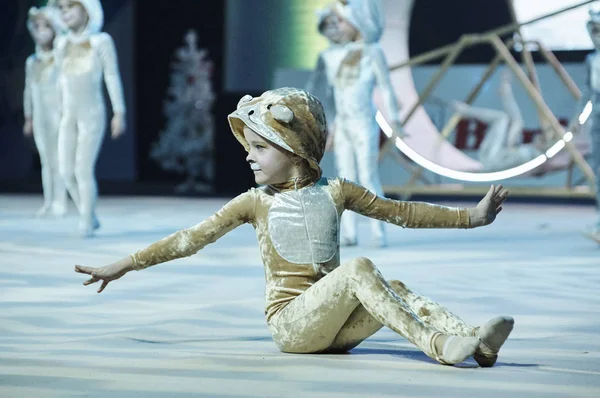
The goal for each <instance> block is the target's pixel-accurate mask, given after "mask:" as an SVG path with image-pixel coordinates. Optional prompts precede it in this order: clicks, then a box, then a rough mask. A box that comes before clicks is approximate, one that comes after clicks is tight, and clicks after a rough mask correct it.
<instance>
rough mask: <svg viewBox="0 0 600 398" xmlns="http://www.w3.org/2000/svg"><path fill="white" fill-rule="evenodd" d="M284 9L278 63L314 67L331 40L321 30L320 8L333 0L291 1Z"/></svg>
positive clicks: (279, 27) (302, 67) (289, 66)
mask: <svg viewBox="0 0 600 398" xmlns="http://www.w3.org/2000/svg"><path fill="white" fill-rule="evenodd" d="M281 3H282V5H283V4H285V6H284V7H283V8H282V9H281V10H280V15H281V17H282V18H281V20H280V23H279V24H278V29H277V30H278V33H279V37H280V38H281V40H279V43H278V44H279V48H278V51H277V52H278V59H277V61H276V63H277V66H278V67H281V68H298V69H313V68H314V67H315V64H316V62H317V57H318V55H319V53H320V52H321V51H322V50H323V49H325V48H326V47H327V40H326V39H325V38H324V37H323V36H321V35H320V34H319V32H318V31H317V15H316V11H317V10H318V9H320V8H323V7H324V6H326V5H327V4H330V3H332V0H287V1H282V2H281Z"/></svg>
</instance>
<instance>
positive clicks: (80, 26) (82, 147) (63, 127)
mask: <svg viewBox="0 0 600 398" xmlns="http://www.w3.org/2000/svg"><path fill="white" fill-rule="evenodd" d="M51 4H53V5H54V6H56V7H58V8H59V9H60V12H61V15H62V19H63V21H64V23H65V24H66V25H67V27H68V28H69V31H68V33H67V34H66V35H65V36H63V37H59V39H58V40H57V43H56V52H57V58H58V60H59V62H60V65H59V66H60V72H61V77H60V84H61V92H62V96H63V116H62V119H61V124H60V134H59V164H60V171H61V174H62V176H63V178H64V180H65V184H66V186H67V189H68V191H69V194H70V195H71V197H72V198H73V201H74V202H75V204H76V205H77V207H78V209H79V213H80V215H81V219H80V223H79V229H80V232H81V234H82V235H83V236H91V235H92V234H93V231H94V230H95V229H97V228H98V227H99V226H100V223H99V222H98V219H97V218H96V212H95V209H96V200H97V197H98V187H97V183H96V178H95V175H94V173H95V166H96V160H97V158H98V152H99V150H100V147H101V145H102V141H103V139H104V133H105V128H106V109H105V106H104V98H103V94H102V77H103V76H104V81H105V83H106V87H107V89H108V94H109V96H110V100H111V103H112V110H113V114H114V116H113V118H112V121H111V124H110V127H111V132H112V137H113V138H117V137H119V136H120V135H121V134H122V133H123V132H124V131H125V103H124V99H123V87H122V84H121V77H120V74H119V67H118V62H117V54H116V51H115V46H114V43H113V40H112V38H111V37H110V35H108V34H107V33H104V32H101V29H102V25H103V22H104V14H103V10H102V5H101V4H100V1H99V0H78V1H74V0H51Z"/></svg>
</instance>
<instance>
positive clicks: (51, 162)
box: [23, 47, 67, 215]
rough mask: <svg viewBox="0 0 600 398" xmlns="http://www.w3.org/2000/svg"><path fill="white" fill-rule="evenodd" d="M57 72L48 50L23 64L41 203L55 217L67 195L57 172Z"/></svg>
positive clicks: (26, 110)
mask: <svg viewBox="0 0 600 398" xmlns="http://www.w3.org/2000/svg"><path fill="white" fill-rule="evenodd" d="M60 105H61V101H60V90H59V87H58V70H57V67H56V63H55V60H54V56H53V54H52V52H51V51H43V50H42V49H40V48H39V47H37V48H36V52H35V54H33V55H31V56H29V58H27V61H26V63H25V92H24V94H23V109H24V114H25V117H26V118H31V120H32V122H33V138H34V140H35V145H36V147H37V150H38V153H39V155H40V163H41V166H42V186H43V190H44V204H43V206H42V209H41V210H40V212H39V214H44V213H46V212H47V211H48V210H52V212H53V213H54V214H56V215H62V214H64V213H65V212H66V203H67V192H66V190H65V186H64V184H63V181H62V178H61V176H60V173H59V169H58V153H57V152H58V128H59V123H60V112H61V106H60Z"/></svg>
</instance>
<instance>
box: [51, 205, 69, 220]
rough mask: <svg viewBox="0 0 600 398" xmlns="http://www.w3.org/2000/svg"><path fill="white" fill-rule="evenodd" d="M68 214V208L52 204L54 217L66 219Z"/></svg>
mask: <svg viewBox="0 0 600 398" xmlns="http://www.w3.org/2000/svg"><path fill="white" fill-rule="evenodd" d="M66 214H67V206H65V205H62V204H57V203H53V204H52V215H54V216H55V217H64V216H65V215H66Z"/></svg>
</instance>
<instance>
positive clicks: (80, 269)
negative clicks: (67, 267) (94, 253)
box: [75, 265, 94, 275]
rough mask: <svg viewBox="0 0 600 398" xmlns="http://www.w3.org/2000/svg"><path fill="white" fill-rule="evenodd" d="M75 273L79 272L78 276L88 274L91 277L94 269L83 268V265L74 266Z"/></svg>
mask: <svg viewBox="0 0 600 398" xmlns="http://www.w3.org/2000/svg"><path fill="white" fill-rule="evenodd" d="M75 272H79V273H80V274H88V275H91V274H92V272H94V268H91V267H84V266H83V265H76V266H75Z"/></svg>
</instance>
